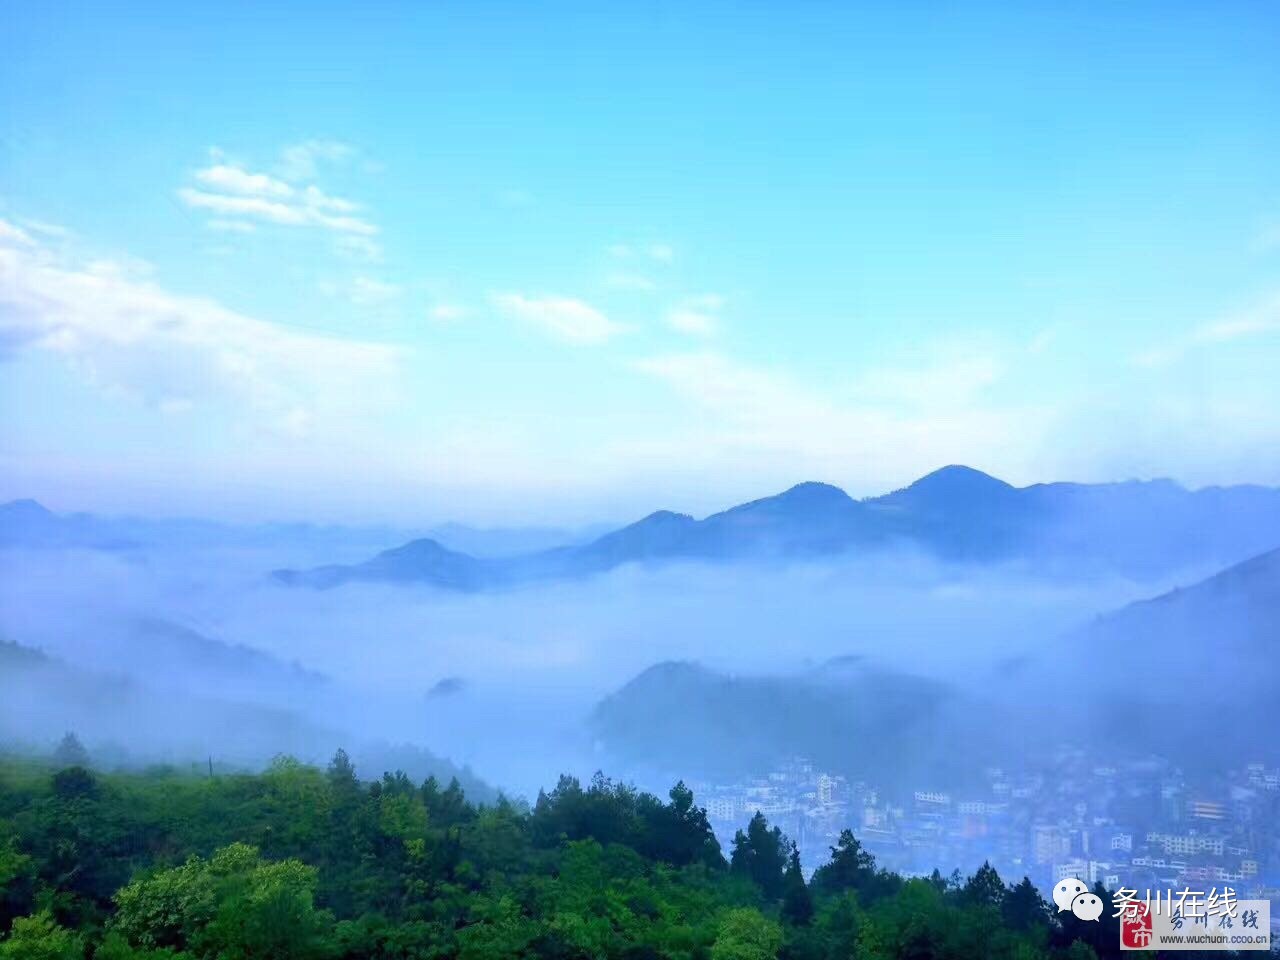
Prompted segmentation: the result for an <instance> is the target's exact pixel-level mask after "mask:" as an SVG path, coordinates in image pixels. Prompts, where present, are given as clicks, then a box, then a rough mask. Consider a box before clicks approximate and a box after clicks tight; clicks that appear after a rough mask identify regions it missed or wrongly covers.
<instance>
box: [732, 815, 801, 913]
mask: <svg viewBox="0 0 1280 960" xmlns="http://www.w3.org/2000/svg"><path fill="white" fill-rule="evenodd" d="M786 863H787V842H786V838H785V837H783V835H782V831H781V830H780V829H778V828H777V827H774V828H772V829H770V828H769V824H768V822H767V821H766V820H765V818H764V814H762V813H761V812H760V811H759V810H757V811H756V814H755V816H753V817H752V818H751V822H750V823H748V824H747V832H746V833H743V832H742V831H741V830H739V831H738V832H737V833H735V834H734V837H733V852H732V855H731V856H730V858H729V865H730V867H731V868H732V870H733V871H734V873H738V874H741V875H742V876H745V877H750V878H751V880H752V881H753V882H754V883H755V885H756V886H757V887H759V888H760V892H761V893H762V894H763V895H764V898H765V899H766V900H770V901H772V900H777V899H779V898H780V897H781V896H782V894H783V892H784V891H785V888H786V881H785V879H784V877H783V871H784V870H785V868H786Z"/></svg>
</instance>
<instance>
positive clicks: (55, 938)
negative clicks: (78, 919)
mask: <svg viewBox="0 0 1280 960" xmlns="http://www.w3.org/2000/svg"><path fill="white" fill-rule="evenodd" d="M82 957H84V939H83V938H82V937H80V936H79V935H78V934H76V933H73V932H72V931H70V930H66V929H64V928H63V927H60V926H58V924H57V923H56V922H54V919H53V916H52V915H51V914H50V913H49V912H48V911H47V910H46V911H44V912H42V913H38V914H35V915H34V916H30V917H18V918H17V919H16V920H14V921H13V929H12V931H11V932H10V933H9V938H8V939H7V940H5V941H4V942H3V943H0V960H81V958H82Z"/></svg>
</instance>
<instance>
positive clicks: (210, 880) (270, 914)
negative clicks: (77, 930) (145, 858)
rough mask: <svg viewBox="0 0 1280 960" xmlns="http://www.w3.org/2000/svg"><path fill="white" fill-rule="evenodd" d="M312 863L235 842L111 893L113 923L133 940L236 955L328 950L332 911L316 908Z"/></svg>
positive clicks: (305, 957)
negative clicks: (271, 857) (268, 857)
mask: <svg viewBox="0 0 1280 960" xmlns="http://www.w3.org/2000/svg"><path fill="white" fill-rule="evenodd" d="M315 885H316V871H315V868H314V867H309V866H307V865H306V864H303V863H300V862H299V861H297V860H283V861H277V862H273V861H264V860H263V859H262V858H261V856H260V855H259V854H258V851H257V850H256V849H255V848H253V847H250V846H248V845H247V844H243V843H234V844H231V845H230V846H228V847H224V848H222V849H221V850H219V851H217V852H216V853H215V854H214V855H213V857H212V859H210V860H208V861H204V860H201V859H200V858H198V857H192V858H191V859H189V860H188V861H187V862H186V863H185V864H183V865H182V866H181V867H175V868H173V869H170V870H162V871H160V872H158V873H155V874H153V875H151V876H150V877H146V878H144V879H141V880H136V881H134V882H133V883H131V884H129V885H128V886H127V887H125V888H124V889H122V890H121V891H120V892H119V893H118V894H117V895H116V904H117V913H116V917H115V921H114V925H113V928H114V929H115V930H116V931H117V932H118V933H120V934H121V935H122V936H123V937H124V938H125V939H126V940H128V942H129V943H130V944H132V945H134V946H138V947H144V948H149V949H150V948H156V947H176V948H178V949H182V950H190V951H191V952H193V953H196V954H198V955H210V956H220V957H234V958H237V960H251V958H263V960H268V958H270V960H290V958H292V960H310V958H316V957H322V956H324V955H325V953H326V952H327V951H326V947H325V943H324V937H325V934H326V931H327V929H328V926H329V921H330V918H329V917H328V916H327V915H326V914H324V913H322V912H319V911H317V910H316V909H315V906H314V903H313V895H314V891H315Z"/></svg>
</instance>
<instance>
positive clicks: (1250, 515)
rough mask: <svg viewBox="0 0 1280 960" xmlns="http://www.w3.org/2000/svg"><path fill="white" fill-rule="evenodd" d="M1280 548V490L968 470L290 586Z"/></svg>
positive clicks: (425, 554)
mask: <svg viewBox="0 0 1280 960" xmlns="http://www.w3.org/2000/svg"><path fill="white" fill-rule="evenodd" d="M1277 544H1280V490H1277V489H1273V488H1267V487H1257V486H1233V487H1208V488H1204V489H1200V490H1194V491H1192V490H1187V489H1184V488H1183V487H1181V486H1179V485H1178V484H1176V483H1174V482H1172V481H1169V480H1154V481H1129V482H1124V483H1104V484H1079V483H1048V484H1035V485H1032V486H1027V487H1014V486H1012V485H1010V484H1008V483H1005V482H1004V481H1002V480H999V479H997V478H995V477H992V476H989V475H987V474H985V473H982V472H981V471H978V470H974V469H972V468H969V467H964V466H949V467H943V468H942V469H940V470H937V471H934V472H933V473H930V474H929V475H927V476H925V477H922V478H921V479H919V480H917V481H916V482H915V483H913V484H911V485H910V486H908V487H905V488H903V489H901V490H897V491H894V492H892V493H888V494H885V495H883V496H878V497H871V498H868V499H863V500H856V499H854V498H853V497H850V496H849V495H848V494H847V493H845V492H844V491H843V490H841V489H839V488H838V487H834V486H830V485H828V484H824V483H815V482H808V483H801V484H798V485H797V486H794V487H792V488H790V489H789V490H786V491H784V492H782V493H779V494H777V495H775V496H771V497H765V498H763V499H760V500H754V501H751V502H750V503H744V504H740V505H738V506H735V507H731V508H730V509H728V510H724V511H722V512H720V513H715V514H712V515H711V516H708V517H706V518H704V519H701V520H699V519H695V518H694V517H691V516H689V515H687V514H681V513H673V512H671V511H665V510H663V511H658V512H656V513H652V514H650V515H649V516H647V517H645V518H644V519H642V520H639V521H637V522H636V523H633V524H630V525H628V526H625V527H622V528H620V529H618V530H614V531H612V532H609V533H606V534H604V535H602V536H600V537H597V538H596V539H594V540H590V541H588V542H585V543H580V544H570V545H566V546H560V547H556V548H552V549H547V550H540V551H535V552H530V553H525V554H521V555H517V556H510V557H477V556H473V555H471V554H467V553H463V552H461V551H458V550H453V549H450V548H448V547H446V546H444V545H443V544H441V543H440V542H439V541H437V540H435V539H431V538H422V539H417V540H413V541H410V542H408V543H406V544H404V545H402V546H399V547H395V548H393V549H390V550H386V551H383V552H382V553H379V554H378V555H376V556H374V557H372V558H371V559H369V560H366V561H364V562H360V563H354V564H330V565H326V566H320V567H315V568H311V569H306V570H277V571H276V572H275V573H274V574H273V576H274V577H275V579H276V580H277V581H278V582H280V583H283V584H287V585H292V586H306V587H314V588H330V587H336V586H340V585H342V584H344V583H350V582H358V581H374V582H386V583H420V584H429V585H432V586H435V587H438V588H441V589H446V590H459V591H477V590H486V589H494V588H502V587H506V586H512V585H516V584H520V583H528V582H534V581H547V580H561V579H571V578H578V577H585V576H591V575H593V574H599V573H603V572H606V571H609V570H612V569H614V568H616V567H619V566H622V565H624V564H629V563H644V564H660V563H666V562H671V561H680V560H685V561H690V560H692V561H701V562H732V561H738V560H747V559H766V558H774V559H777V558H783V559H787V558H789V559H805V558H823V557H833V556H837V555H841V554H851V553H868V552H871V551H875V550H883V549H887V548H894V547H901V548H909V549H914V550H920V551H923V552H925V553H926V554H929V555H932V556H934V557H937V558H938V559H940V560H943V561H947V562H977V563H995V562H1019V563H1027V564H1034V565H1043V566H1048V567H1051V568H1055V569H1060V570H1064V571H1067V572H1071V573H1078V572H1097V571H1111V572H1119V573H1124V574H1128V575H1139V576H1149V575H1159V574H1167V573H1170V572H1174V571H1178V570H1182V569H1187V568H1199V569H1206V568H1212V567H1214V566H1225V565H1227V564H1230V563H1234V562H1237V561H1239V560H1241V559H1243V558H1245V557H1248V556H1251V555H1253V554H1257V553H1259V552H1261V551H1263V550H1265V549H1268V548H1271V547H1274V546H1276V545H1277Z"/></svg>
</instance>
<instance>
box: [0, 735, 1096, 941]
mask: <svg viewBox="0 0 1280 960" xmlns="http://www.w3.org/2000/svg"><path fill="white" fill-rule="evenodd" d="M1107 937H1111V938H1112V939H1111V940H1107V939H1106V938H1107ZM1114 942H1116V934H1114V933H1113V932H1112V931H1111V930H1110V929H1104V928H1103V926H1102V925H1100V924H1088V925H1080V924H1077V925H1076V926H1072V927H1069V926H1067V925H1066V921H1059V920H1058V919H1057V918H1056V917H1055V916H1054V915H1052V914H1051V913H1050V912H1049V911H1048V908H1047V907H1046V905H1045V903H1044V901H1043V899H1042V898H1041V897H1040V895H1039V893H1038V891H1036V889H1035V888H1034V886H1032V885H1031V884H1030V882H1029V881H1026V880H1024V881H1023V882H1022V883H1019V884H1018V885H1016V886H1014V887H1013V888H1011V889H1007V888H1006V887H1005V885H1004V884H1003V882H1002V881H1000V879H999V877H998V876H997V875H996V874H995V871H994V870H991V869H990V868H989V867H984V868H983V869H981V870H979V871H978V872H977V873H975V874H974V876H973V877H971V878H969V879H968V881H967V882H966V881H964V880H962V879H960V878H959V877H958V876H957V877H955V878H953V879H949V880H948V879H944V878H943V877H942V876H941V875H935V876H934V877H933V878H930V879H926V880H912V881H909V882H904V881H903V880H902V879H901V878H899V877H896V876H894V875H893V874H889V873H887V872H885V871H883V870H880V869H878V868H877V866H876V863H875V860H874V858H873V857H871V855H870V854H869V853H867V851H865V850H864V849H863V848H862V847H861V845H860V844H859V843H858V841H857V838H856V837H854V835H853V834H852V833H850V832H848V831H846V832H845V833H844V834H842V835H841V837H840V839H839V841H838V843H837V845H836V846H835V847H833V848H832V855H831V860H830V862H828V863H827V864H824V865H822V866H821V867H819V869H818V870H817V871H816V873H815V875H814V877H813V881H812V883H810V884H806V883H805V881H804V876H803V873H802V870H801V863H800V858H799V854H798V852H797V851H796V849H795V847H794V846H793V845H792V844H791V843H790V841H788V840H787V838H786V837H784V836H783V835H782V833H781V831H780V830H778V829H777V828H776V827H772V826H770V825H769V824H768V822H767V821H766V820H765V818H764V817H763V816H761V815H757V816H756V817H754V818H753V819H752V821H751V823H750V824H749V825H748V826H747V827H746V829H745V830H744V831H740V832H739V834H738V836H737V837H736V838H735V841H734V845H733V851H732V857H731V865H730V864H726V862H725V859H724V857H723V856H722V854H721V852H720V846H719V844H718V843H717V842H716V839H715V837H714V835H713V834H712V832H711V828H710V825H709V824H708V822H707V818H706V814H705V812H704V811H703V810H702V809H701V808H699V807H698V806H697V804H696V803H695V801H694V797H693V794H692V793H691V792H690V791H689V790H688V788H687V787H685V786H684V785H683V784H676V786H675V787H673V788H672V790H671V791H670V793H669V795H668V800H667V801H666V802H664V801H662V800H660V799H658V798H657V797H655V796H653V795H652V794H648V793H643V792H641V791H637V790H635V789H634V788H632V787H630V786H627V785H624V784H617V783H614V782H612V781H610V780H609V779H607V778H605V777H604V776H602V775H597V776H596V777H595V778H593V779H592V781H591V782H590V783H589V784H588V785H587V786H585V787H584V786H583V785H582V784H581V783H579V782H578V781H577V780H575V779H573V778H571V777H563V778H561V780H560V782H559V783H558V784H557V786H556V788H555V789H554V790H553V791H551V792H550V793H545V794H541V795H540V796H539V798H538V801H537V803H536V805H535V806H534V808H533V809H532V810H527V809H524V808H522V807H520V806H517V805H516V804H513V803H511V802H509V801H507V800H505V799H502V798H498V800H497V802H495V803H493V804H491V805H489V806H484V807H476V806H473V805H472V804H471V803H469V802H468V801H467V798H466V797H465V796H464V795H463V793H462V788H461V786H460V785H459V784H458V782H457V781H456V780H455V781H453V782H451V783H449V784H448V785H447V786H444V787H443V788H442V787H441V785H440V784H439V783H438V782H436V781H435V780H434V779H428V780H427V781H426V782H424V783H422V784H415V783H414V782H413V781H411V780H410V779H409V778H408V777H407V776H405V775H404V774H403V773H390V774H386V775H384V776H383V777H382V778H381V779H379V780H374V781H372V782H362V781H361V780H360V779H359V778H358V777H357V775H356V771H355V769H354V768H353V767H352V765H351V761H350V758H349V757H347V756H346V754H345V753H343V752H341V751H339V752H338V753H337V754H336V755H335V756H334V758H333V761H332V762H331V763H330V764H329V766H328V769H327V770H323V771H322V770H316V769H314V768H311V767H309V766H306V765H303V764H300V763H298V762H297V761H294V760H292V759H289V758H280V759H278V760H277V761H276V762H275V763H273V764H272V766H271V767H270V769H268V770H267V771H265V772H264V773H262V774H259V775H230V776H217V777H207V776H196V775H186V774H182V773H178V772H176V771H174V770H172V769H157V770H152V771H148V772H146V773H141V774H137V773H135V774H119V773H115V774H113V773H103V772H97V773H91V772H89V771H88V770H86V769H84V768H83V767H79V766H76V765H72V766H60V765H52V766H44V767H42V766H39V765H38V764H35V763H33V762H30V761H27V762H21V763H20V762H17V761H6V760H3V759H0V960H15V958H23V960H65V958H73V957H74V958H77V960H347V958H351V960H355V958H375V957H377V958H394V960H453V958H459V960H462V958H466V960H480V958H484V960H489V958H494V960H497V958H504V960H505V958H511V957H536V958H564V960H568V958H586V957H591V958H607V960H658V958H671V960H739V958H741V960H758V958H771V957H780V958H786V960H820V958H821V960H824V958H829V957H858V958H878V957H886V958H888V957H894V958H897V957H938V958H947V957H955V958H967V957H978V956H981V957H991V958H996V960H1002V958H1003V960H1036V958H1049V957H1053V958H1054V960H1061V958H1063V957H1066V956H1068V955H1070V956H1073V957H1075V956H1088V955H1090V954H1091V953H1096V954H1098V955H1103V956H1109V955H1111V954H1110V953H1109V952H1107V950H1106V948H1107V946H1108V944H1114Z"/></svg>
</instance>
